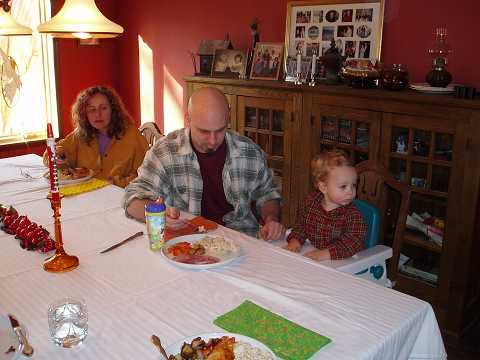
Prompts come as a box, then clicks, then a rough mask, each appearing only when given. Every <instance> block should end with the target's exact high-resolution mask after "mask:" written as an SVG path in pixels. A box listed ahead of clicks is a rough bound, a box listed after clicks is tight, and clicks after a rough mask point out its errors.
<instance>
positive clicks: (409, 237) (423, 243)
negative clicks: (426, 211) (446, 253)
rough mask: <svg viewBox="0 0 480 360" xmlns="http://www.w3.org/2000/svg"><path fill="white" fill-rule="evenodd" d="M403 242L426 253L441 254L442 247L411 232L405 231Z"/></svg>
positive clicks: (423, 236)
mask: <svg viewBox="0 0 480 360" xmlns="http://www.w3.org/2000/svg"><path fill="white" fill-rule="evenodd" d="M404 239H405V242H406V243H408V244H411V245H414V246H417V247H420V248H423V249H425V250H428V251H432V252H435V253H438V254H441V253H442V247H441V246H438V245H437V244H435V243H433V242H430V241H428V240H427V239H426V238H425V235H417V234H415V233H414V232H413V231H410V230H405V235H404Z"/></svg>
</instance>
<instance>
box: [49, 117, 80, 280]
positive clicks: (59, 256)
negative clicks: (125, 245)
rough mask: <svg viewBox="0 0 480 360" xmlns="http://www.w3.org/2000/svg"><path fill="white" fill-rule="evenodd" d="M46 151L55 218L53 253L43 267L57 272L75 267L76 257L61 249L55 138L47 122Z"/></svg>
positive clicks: (51, 200)
mask: <svg viewBox="0 0 480 360" xmlns="http://www.w3.org/2000/svg"><path fill="white" fill-rule="evenodd" d="M47 152H48V166H49V173H50V195H49V196H48V198H49V199H50V203H51V205H52V210H53V218H54V219H55V249H56V250H55V255H53V256H51V257H49V258H48V259H47V260H45V261H44V262H43V269H44V270H45V271H48V272H53V273H59V272H66V271H70V270H73V269H75V268H76V267H77V266H78V264H79V261H78V257H76V256H72V255H68V254H67V253H66V252H65V250H64V249H63V240H62V225H61V223H60V208H61V198H60V191H59V189H58V169H57V155H56V151H55V138H54V136H53V130H52V124H50V123H48V124H47Z"/></svg>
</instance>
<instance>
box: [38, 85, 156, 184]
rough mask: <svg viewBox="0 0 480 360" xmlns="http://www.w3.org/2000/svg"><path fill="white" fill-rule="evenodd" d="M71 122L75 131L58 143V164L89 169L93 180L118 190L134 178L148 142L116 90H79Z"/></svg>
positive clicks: (46, 159) (94, 88) (95, 87)
mask: <svg viewBox="0 0 480 360" xmlns="http://www.w3.org/2000/svg"><path fill="white" fill-rule="evenodd" d="M72 120H73V122H74V125H75V130H74V131H72V132H71V133H70V134H69V135H67V136H66V137H65V138H64V139H63V140H60V141H59V142H58V144H57V155H58V156H57V157H58V160H57V163H59V164H62V163H63V164H66V165H67V166H68V167H69V168H80V167H81V168H87V169H91V170H93V172H94V176H95V177H97V178H99V179H105V180H108V181H110V182H111V183H113V184H114V185H118V186H121V187H125V186H126V185H127V184H128V183H129V182H130V181H131V180H132V179H134V178H135V177H137V169H138V167H139V166H140V165H141V164H142V162H143V158H144V156H145V153H146V151H147V150H148V143H147V141H146V139H145V138H144V137H143V136H142V134H140V132H139V130H138V129H137V128H136V127H135V125H134V123H133V120H132V117H131V116H130V114H129V113H128V112H127V111H126V109H125V106H124V105H123V102H122V100H121V99H120V97H119V95H118V94H117V93H116V92H115V90H113V89H111V88H108V87H105V86H93V87H90V88H87V89H85V90H83V91H81V92H80V93H79V94H78V96H77V99H76V100H75V102H74V104H73V105H72ZM47 161H48V158H47V157H46V154H45V155H44V162H47Z"/></svg>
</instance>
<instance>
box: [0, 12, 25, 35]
mask: <svg viewBox="0 0 480 360" xmlns="http://www.w3.org/2000/svg"><path fill="white" fill-rule="evenodd" d="M0 35H3V36H13V35H32V29H30V28H29V27H26V26H24V25H21V24H19V23H18V22H17V20H15V19H14V17H13V16H12V15H11V14H10V12H6V11H5V10H3V8H2V9H0Z"/></svg>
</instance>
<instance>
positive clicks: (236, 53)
mask: <svg viewBox="0 0 480 360" xmlns="http://www.w3.org/2000/svg"><path fill="white" fill-rule="evenodd" d="M247 62H248V57H247V52H246V51H245V50H233V49H217V50H215V56H214V58H213V64H212V76H215V77H225V78H234V79H238V78H244V77H245V72H246V69H247Z"/></svg>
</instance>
